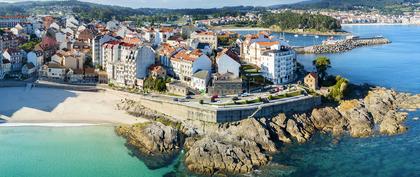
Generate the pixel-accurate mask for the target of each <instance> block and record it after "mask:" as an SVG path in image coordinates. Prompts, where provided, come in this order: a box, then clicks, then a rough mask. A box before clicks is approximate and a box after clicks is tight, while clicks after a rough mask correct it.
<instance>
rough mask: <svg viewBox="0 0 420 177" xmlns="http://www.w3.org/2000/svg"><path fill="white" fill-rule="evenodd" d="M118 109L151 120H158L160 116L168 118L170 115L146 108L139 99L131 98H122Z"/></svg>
mask: <svg viewBox="0 0 420 177" xmlns="http://www.w3.org/2000/svg"><path fill="white" fill-rule="evenodd" d="M117 110H123V111H126V112H127V113H128V114H130V115H133V116H136V117H142V118H146V119H150V120H156V119H158V118H162V117H163V118H167V119H169V117H168V116H166V115H164V114H162V113H159V112H157V111H153V110H150V109H147V108H145V107H144V106H142V105H141V104H139V103H138V102H137V101H134V100H131V99H122V100H121V102H120V103H118V104H117Z"/></svg>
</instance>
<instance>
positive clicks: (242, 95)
mask: <svg viewBox="0 0 420 177" xmlns="http://www.w3.org/2000/svg"><path fill="white" fill-rule="evenodd" d="M248 96H251V95H250V94H249V93H246V92H245V93H243V94H241V97H248Z"/></svg>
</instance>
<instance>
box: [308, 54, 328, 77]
mask: <svg viewBox="0 0 420 177" xmlns="http://www.w3.org/2000/svg"><path fill="white" fill-rule="evenodd" d="M312 64H313V65H314V66H315V68H316V71H317V72H318V78H319V79H321V81H323V80H325V77H326V76H327V70H328V68H331V62H330V59H329V58H327V57H325V56H320V57H317V58H316V59H315V60H313V61H312Z"/></svg>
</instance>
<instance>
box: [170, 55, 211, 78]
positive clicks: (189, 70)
mask: <svg viewBox="0 0 420 177" xmlns="http://www.w3.org/2000/svg"><path fill="white" fill-rule="evenodd" d="M166 67H167V68H169V69H171V70H172V71H173V73H174V74H175V77H176V78H179V79H180V80H181V81H182V82H187V83H190V81H191V78H192V76H193V74H194V73H196V72H197V71H200V70H206V71H208V72H209V73H211V68H212V62H211V60H210V58H209V57H208V56H207V55H204V54H202V53H201V51H200V50H194V51H189V50H181V51H178V52H177V53H176V54H175V55H173V56H172V57H171V60H170V63H169V65H167V66H166Z"/></svg>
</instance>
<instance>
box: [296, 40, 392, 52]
mask: <svg viewBox="0 0 420 177" xmlns="http://www.w3.org/2000/svg"><path fill="white" fill-rule="evenodd" d="M389 43H391V41H390V40H388V39H387V38H384V37H370V38H358V37H354V38H348V39H343V40H337V41H333V42H328V41H326V42H324V43H323V44H321V45H313V46H307V47H300V46H295V47H293V49H295V50H296V52H297V53H299V54H322V53H340V52H346V51H349V50H352V49H354V48H357V47H363V46H371V45H382V44H389Z"/></svg>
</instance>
